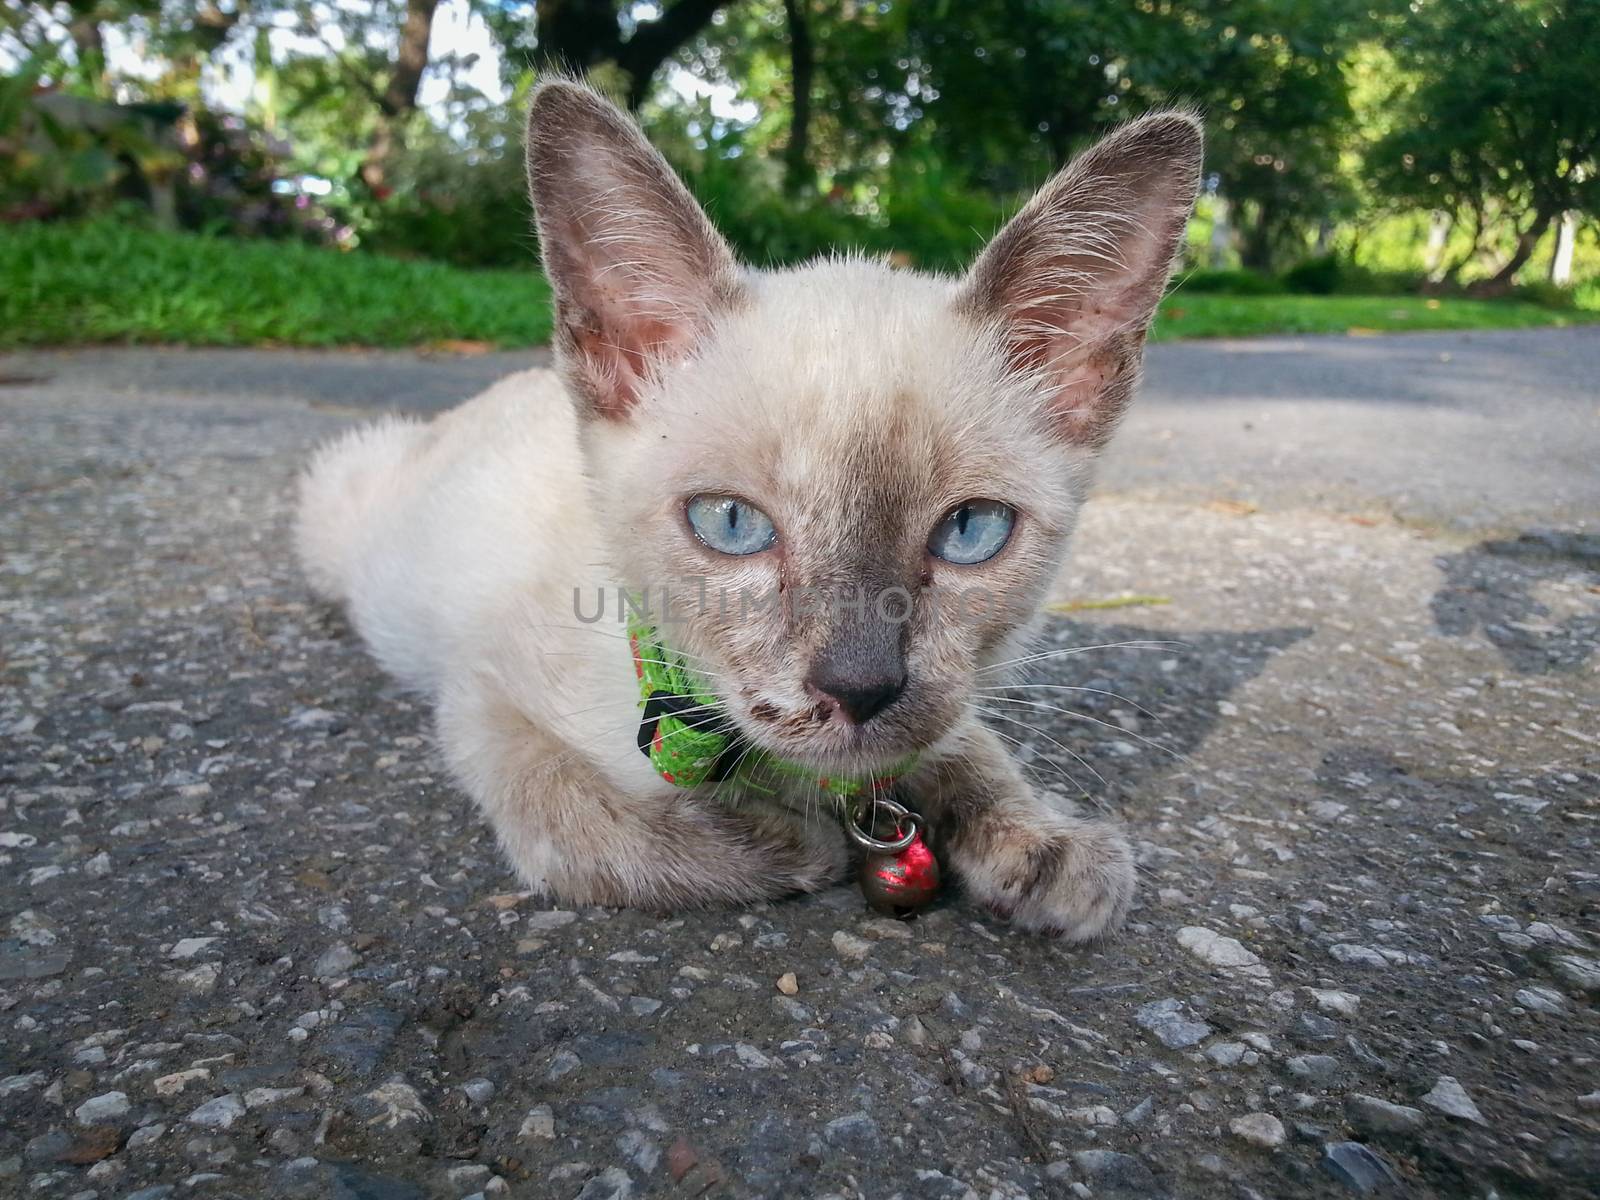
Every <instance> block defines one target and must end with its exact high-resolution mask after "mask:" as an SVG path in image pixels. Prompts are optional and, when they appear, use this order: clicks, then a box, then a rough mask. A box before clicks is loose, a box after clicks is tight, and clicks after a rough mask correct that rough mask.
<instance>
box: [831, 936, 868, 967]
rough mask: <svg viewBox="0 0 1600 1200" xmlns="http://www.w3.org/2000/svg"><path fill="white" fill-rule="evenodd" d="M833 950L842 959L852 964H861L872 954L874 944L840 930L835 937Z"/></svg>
mask: <svg viewBox="0 0 1600 1200" xmlns="http://www.w3.org/2000/svg"><path fill="white" fill-rule="evenodd" d="M833 949H834V952H835V953H836V954H838V956H839V957H840V958H843V959H846V960H848V961H850V962H860V961H861V960H862V959H863V958H865V957H866V956H867V955H869V954H871V953H872V943H871V942H869V941H867V940H866V939H865V938H858V937H857V936H856V935H855V934H853V933H846V932H845V931H844V930H842V929H840V930H838V931H836V932H835V933H834V935H833Z"/></svg>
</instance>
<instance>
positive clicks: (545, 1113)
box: [517, 1104, 556, 1142]
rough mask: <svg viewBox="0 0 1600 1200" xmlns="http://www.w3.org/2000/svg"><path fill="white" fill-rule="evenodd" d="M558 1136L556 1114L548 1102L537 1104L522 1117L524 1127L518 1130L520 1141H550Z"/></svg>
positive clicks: (518, 1139)
mask: <svg viewBox="0 0 1600 1200" xmlns="http://www.w3.org/2000/svg"><path fill="white" fill-rule="evenodd" d="M555 1136H556V1116H555V1113H554V1112H553V1111H552V1110H551V1108H550V1106H549V1105H548V1104H540V1105H536V1106H535V1107H533V1108H530V1109H529V1110H528V1115H527V1116H525V1117H523V1118H522V1128H520V1129H518V1130H517V1141H519V1142H548V1141H552V1140H554V1138H555Z"/></svg>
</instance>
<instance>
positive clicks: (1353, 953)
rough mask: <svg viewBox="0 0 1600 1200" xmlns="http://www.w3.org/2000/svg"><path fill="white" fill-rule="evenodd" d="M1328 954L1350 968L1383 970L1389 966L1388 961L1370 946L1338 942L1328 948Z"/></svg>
mask: <svg viewBox="0 0 1600 1200" xmlns="http://www.w3.org/2000/svg"><path fill="white" fill-rule="evenodd" d="M1328 953H1329V954H1331V955H1333V957H1334V958H1336V959H1338V960H1339V961H1340V962H1342V963H1346V964H1348V965H1350V966H1357V967H1377V968H1379V969H1383V968H1386V967H1388V965H1389V960H1388V959H1386V958H1385V957H1384V956H1383V955H1381V954H1379V953H1378V952H1377V951H1376V950H1374V949H1373V948H1372V947H1371V946H1356V945H1352V944H1351V943H1349V942H1340V943H1339V944H1338V945H1336V946H1329V947H1328Z"/></svg>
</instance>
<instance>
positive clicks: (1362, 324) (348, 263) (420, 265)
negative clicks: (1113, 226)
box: [0, 219, 1600, 348]
mask: <svg viewBox="0 0 1600 1200" xmlns="http://www.w3.org/2000/svg"><path fill="white" fill-rule="evenodd" d="M1595 292H1596V289H1594V288H1590V289H1588V290H1587V291H1585V292H1583V293H1582V294H1581V299H1582V302H1583V303H1582V306H1580V307H1577V308H1565V309H1557V308H1545V307H1542V306H1540V305H1537V304H1533V303H1529V302H1526V301H1477V300H1458V299H1441V300H1424V299H1421V298H1419V297H1413V296H1342V295H1340V296H1303V295H1266V296H1251V295H1247V296H1239V295H1226V294H1215V293H1201V292H1185V291H1183V289H1182V288H1181V287H1180V289H1179V290H1178V291H1177V292H1176V293H1174V294H1173V295H1172V296H1169V297H1168V298H1167V300H1166V301H1165V302H1164V303H1163V304H1162V306H1161V315H1160V318H1159V319H1158V320H1157V323H1156V330H1155V337H1156V339H1157V340H1158V341H1169V340H1172V339H1175V338H1189V337H1246V336H1250V335H1254V334H1268V333H1357V334H1359V333H1369V332H1370V333H1377V332H1392V331H1395V330H1423V329H1509V328H1526V327H1529V326H1535V325H1570V324H1576V323H1579V322H1584V321H1600V295H1597V294H1592V293H1595ZM549 333H550V292H549V288H548V287H547V286H546V284H545V282H544V280H543V278H541V277H540V275H539V272H538V269H537V268H536V266H535V265H534V264H533V263H531V262H530V263H529V265H528V267H527V269H526V270H516V271H469V270H463V269H460V268H457V267H449V266H444V265H441V264H438V263H426V262H408V261H402V260H399V259H392V258H385V257H382V256H380V255H376V254H360V253H354V254H345V253H340V252H339V251H336V250H325V249H318V248H314V247H310V246H301V245H296V244H292V243H287V242H261V241H256V242H252V241H235V240H227V239H223V238H208V237H201V236H198V235H196V234H186V233H160V232H154V231H151V230H148V229H142V228H138V227H136V226H132V225H128V224H124V223H121V222H118V221H116V220H112V219H98V220H93V221H87V222H82V223H78V224H53V225H38V224H24V225H13V226H0V347H8V348H16V347H18V346H26V345H64V344H74V343H85V342H146V343H148V342H168V343H182V344H188V345H196V346H249V345H279V346H414V345H419V344H426V343H430V342H446V341H460V342H483V343H490V344H493V345H497V346H529V345H538V344H540V343H542V342H544V341H545V340H546V339H547V338H548V337H549Z"/></svg>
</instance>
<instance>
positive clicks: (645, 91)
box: [617, 0, 728, 109]
mask: <svg viewBox="0 0 1600 1200" xmlns="http://www.w3.org/2000/svg"><path fill="white" fill-rule="evenodd" d="M727 2H728V0H678V3H676V4H674V5H673V6H672V7H671V8H669V9H667V10H666V11H664V12H663V13H662V14H661V15H660V16H659V17H657V18H656V19H655V20H654V21H646V22H645V23H644V24H643V25H640V26H639V27H638V28H637V29H635V30H634V31H633V36H632V37H631V38H629V39H628V40H627V41H626V42H624V43H623V45H622V47H621V49H620V50H618V51H617V66H619V67H621V68H622V69H623V70H624V71H625V72H627V75H628V107H629V108H631V109H637V108H638V107H639V106H640V105H641V104H643V103H644V102H645V98H646V97H647V96H649V94H650V84H651V82H652V81H653V80H654V79H655V75H656V72H657V71H659V70H660V69H661V64H662V63H664V62H666V61H667V59H669V58H671V57H672V56H673V55H674V54H676V53H677V52H678V51H679V50H681V49H682V48H683V47H684V46H685V45H687V44H688V42H689V40H690V39H691V38H693V37H694V36H695V35H696V34H698V33H699V32H700V31H701V30H702V29H704V28H705V27H706V26H707V25H709V24H710V23H711V18H712V17H714V16H716V15H717V9H719V8H721V7H722V6H723V5H724V4H726V3H727Z"/></svg>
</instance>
